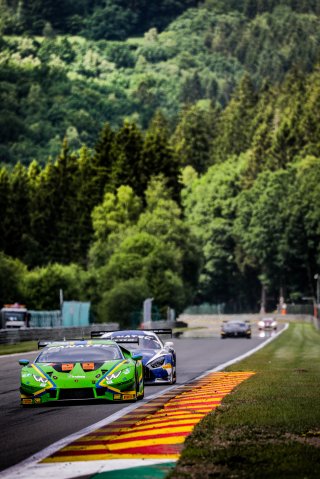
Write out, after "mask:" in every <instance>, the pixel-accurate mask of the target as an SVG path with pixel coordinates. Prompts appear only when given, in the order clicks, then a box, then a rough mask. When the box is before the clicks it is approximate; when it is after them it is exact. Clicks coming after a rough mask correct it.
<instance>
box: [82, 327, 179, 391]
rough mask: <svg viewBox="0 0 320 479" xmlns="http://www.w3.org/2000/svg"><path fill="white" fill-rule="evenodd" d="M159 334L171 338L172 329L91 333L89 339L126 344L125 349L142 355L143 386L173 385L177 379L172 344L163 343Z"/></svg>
mask: <svg viewBox="0 0 320 479" xmlns="http://www.w3.org/2000/svg"><path fill="white" fill-rule="evenodd" d="M160 334H161V335H169V336H170V337H172V329H144V330H138V329H131V330H119V331H92V333H91V337H92V338H97V337H99V338H100V339H109V340H110V339H112V340H113V341H115V342H116V343H127V344H126V346H125V347H126V349H128V350H130V351H131V352H133V353H134V354H139V355H142V364H143V370H144V383H145V384H174V383H175V382H176V379H177V371H176V353H175V350H174V347H173V343H172V342H171V341H170V342H165V343H163V342H162V341H161V339H160V338H159V336H158V335H160ZM137 340H138V342H137Z"/></svg>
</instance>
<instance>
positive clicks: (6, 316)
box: [1, 303, 30, 329]
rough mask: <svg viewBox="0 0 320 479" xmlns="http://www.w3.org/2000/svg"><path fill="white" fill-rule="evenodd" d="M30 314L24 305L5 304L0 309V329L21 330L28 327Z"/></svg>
mask: <svg viewBox="0 0 320 479" xmlns="http://www.w3.org/2000/svg"><path fill="white" fill-rule="evenodd" d="M29 320H30V313H28V310H27V308H26V307H25V305H24V304H19V303H14V304H5V305H4V307H3V308H2V309H1V327H2V328H8V329H21V328H27V327H29Z"/></svg>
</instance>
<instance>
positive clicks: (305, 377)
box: [170, 323, 320, 479]
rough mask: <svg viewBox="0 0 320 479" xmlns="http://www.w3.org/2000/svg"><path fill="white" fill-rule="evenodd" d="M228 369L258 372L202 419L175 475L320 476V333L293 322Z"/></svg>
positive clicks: (203, 476) (174, 476) (216, 476)
mask: <svg viewBox="0 0 320 479" xmlns="http://www.w3.org/2000/svg"><path fill="white" fill-rule="evenodd" d="M227 371H255V372H256V374H255V375H254V376H252V377H251V378H250V379H248V380H247V381H245V382H243V383H241V384H240V385H239V386H238V387H237V388H236V389H235V390H234V391H233V392H232V393H231V394H229V395H228V396H227V397H226V398H225V399H224V401H223V403H222V404H221V406H220V407H219V408H218V409H216V410H215V412H213V413H211V414H209V415H208V416H207V417H206V418H204V420H203V421H201V422H200V423H199V425H198V426H197V427H196V428H195V430H194V432H193V434H192V435H191V436H190V437H189V438H188V439H187V441H186V447H185V449H184V451H183V453H182V457H181V459H180V461H179V463H178V465H177V468H176V469H175V470H174V471H173V472H172V474H171V475H170V477H171V478H185V477H190V478H191V477H192V478H200V477H201V479H205V478H209V477H210V478H211V477H215V478H230V477H234V478H259V479H260V478H270V479H271V478H272V479H273V478H275V479H278V478H316V477H317V478H318V477H320V332H319V331H316V330H315V329H314V327H313V326H312V325H310V324H305V323H303V324H300V323H296V324H291V325H290V327H289V329H288V330H287V331H286V332H285V333H283V334H282V335H281V336H280V337H279V338H277V339H276V340H275V341H273V342H272V343H271V344H269V345H268V346H266V347H265V348H263V349H262V350H260V351H259V352H258V353H256V354H254V355H253V356H251V357H249V358H246V359H245V360H243V361H241V362H239V363H237V364H235V365H233V366H230V367H229V368H227Z"/></svg>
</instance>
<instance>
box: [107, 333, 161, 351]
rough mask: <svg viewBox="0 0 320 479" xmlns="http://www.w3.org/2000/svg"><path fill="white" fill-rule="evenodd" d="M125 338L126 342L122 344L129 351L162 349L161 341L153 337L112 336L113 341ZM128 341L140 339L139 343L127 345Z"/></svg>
mask: <svg viewBox="0 0 320 479" xmlns="http://www.w3.org/2000/svg"><path fill="white" fill-rule="evenodd" d="M121 338H123V339H124V342H123V343H120V344H121V345H122V346H124V347H125V348H126V349H129V351H132V350H135V349H161V348H162V344H161V343H160V341H159V340H158V339H157V338H156V337H155V336H152V335H148V336H147V335H142V334H141V335H130V336H120V335H119V336H112V339H116V340H119V339H121ZM126 339H128V340H130V339H139V343H125V340H126Z"/></svg>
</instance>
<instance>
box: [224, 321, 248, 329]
mask: <svg viewBox="0 0 320 479" xmlns="http://www.w3.org/2000/svg"><path fill="white" fill-rule="evenodd" d="M245 325H246V323H243V322H241V321H232V322H230V323H228V326H231V327H233V326H240V327H242V328H243V327H244V326H245Z"/></svg>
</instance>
